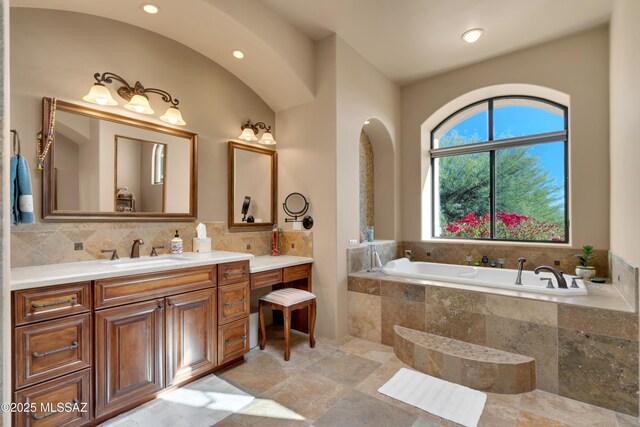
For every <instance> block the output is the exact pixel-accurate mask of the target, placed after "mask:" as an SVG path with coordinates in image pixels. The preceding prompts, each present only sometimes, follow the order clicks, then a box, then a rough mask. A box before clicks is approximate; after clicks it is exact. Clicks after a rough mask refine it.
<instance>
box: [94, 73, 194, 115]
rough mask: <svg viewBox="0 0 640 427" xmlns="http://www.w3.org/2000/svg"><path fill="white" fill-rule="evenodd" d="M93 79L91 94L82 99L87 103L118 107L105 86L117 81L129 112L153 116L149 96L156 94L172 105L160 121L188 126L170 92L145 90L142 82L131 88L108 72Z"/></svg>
mask: <svg viewBox="0 0 640 427" xmlns="http://www.w3.org/2000/svg"><path fill="white" fill-rule="evenodd" d="M93 77H94V78H95V79H96V83H94V84H93V86H92V87H91V90H90V91H89V93H88V94H87V95H85V96H84V97H83V98H82V99H84V100H85V101H87V102H91V103H93V104H98V105H118V102H117V101H116V100H115V99H113V97H112V96H111V93H110V92H109V89H107V87H106V86H105V84H111V83H113V81H114V80H116V81H118V82H120V83H122V85H123V86H120V87H119V88H118V91H117V92H118V95H120V97H121V98H123V99H126V100H127V101H129V102H127V103H126V104H125V106H124V108H126V109H127V110H131V111H135V112H136V113H140V114H153V113H154V111H153V109H152V108H151V105H149V97H148V96H147V94H148V93H155V94H157V95H160V96H161V97H162V100H163V101H164V102H166V103H168V104H171V106H170V107H169V108H168V109H167V111H166V112H165V113H164V114H163V115H162V116H160V120H162V121H163V122H167V123H169V124H172V125H180V126H184V125H186V123H185V121H184V120H183V119H182V114H181V113H180V110H178V104H179V103H180V101H178V100H177V99H176V98H173V97H172V96H171V95H170V94H169V92H167V91H164V90H162V89H155V88H145V87H144V86H142V84H141V83H140V82H136V83H135V85H133V86H131V85H130V84H129V83H127V81H126V80H125V79H123V78H122V77H120V76H119V75H117V74H114V73H111V72H108V71H107V72H106V73H102V74H100V73H95V74H94V75H93Z"/></svg>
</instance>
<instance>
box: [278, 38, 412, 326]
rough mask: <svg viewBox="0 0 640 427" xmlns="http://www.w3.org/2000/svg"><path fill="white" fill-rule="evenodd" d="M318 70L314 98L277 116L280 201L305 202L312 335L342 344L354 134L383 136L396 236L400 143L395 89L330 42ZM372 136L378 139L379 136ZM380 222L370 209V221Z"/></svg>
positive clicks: (353, 218) (354, 202) (323, 45)
mask: <svg viewBox="0 0 640 427" xmlns="http://www.w3.org/2000/svg"><path fill="white" fill-rule="evenodd" d="M316 65H317V68H316V88H317V92H316V99H315V100H314V101H313V102H310V103H308V104H304V105H301V106H299V107H295V108H292V109H290V110H286V111H283V112H279V113H277V115H276V120H277V124H278V133H279V136H278V144H279V145H278V156H279V157H278V161H279V177H278V180H279V182H280V188H279V194H280V199H283V198H284V197H286V195H287V194H289V193H291V192H293V191H299V192H301V193H302V194H304V195H305V196H307V197H308V198H309V199H310V203H311V208H310V214H311V215H312V216H313V218H314V222H315V225H314V228H313V230H314V258H315V264H314V284H313V287H314V293H316V295H317V296H318V323H317V327H318V333H319V334H320V335H325V336H329V337H340V336H343V335H345V334H346V333H347V265H346V261H347V258H346V256H345V254H346V248H347V247H348V244H349V239H357V238H358V236H359V205H358V204H359V157H360V154H359V141H360V132H361V130H362V125H363V123H364V121H365V120H367V119H369V118H375V120H376V123H377V124H378V125H379V126H382V127H383V128H385V129H386V130H385V131H384V132H387V139H388V141H386V142H388V145H389V147H388V150H389V152H390V155H389V156H388V157H387V159H392V161H391V166H390V167H388V168H387V172H388V175H387V180H386V181H387V184H388V187H387V190H386V194H387V197H388V198H387V199H386V200H387V202H386V210H387V211H388V216H389V217H391V218H392V219H393V220H394V221H393V222H391V226H390V229H391V230H390V231H389V234H393V235H395V228H396V227H397V223H396V222H395V218H397V217H398V216H397V215H396V212H397V204H398V203H397V200H398V186H399V179H394V174H397V171H398V169H399V168H398V164H397V160H398V158H397V157H394V156H393V152H394V151H396V150H397V141H399V123H400V89H399V88H398V87H397V86H396V85H395V84H394V83H392V82H391V81H390V80H389V79H388V78H386V77H385V76H384V75H383V74H382V73H380V71H378V70H377V69H376V68H374V67H373V66H372V65H371V64H370V63H369V62H368V61H367V60H365V59H364V58H363V57H362V56H361V55H359V54H358V53H357V52H355V51H354V50H353V49H352V48H351V47H350V46H349V45H347V44H346V43H345V42H344V41H343V40H342V39H340V38H339V37H338V36H336V35H331V36H328V37H326V38H325V39H322V40H321V41H319V42H318V43H317V45H316ZM376 129H378V132H376V136H378V135H379V134H383V133H384V132H381V131H380V130H379V128H376ZM368 131H369V130H368V129H367V132H368ZM370 137H372V135H371V134H370ZM378 139H382V138H380V137H378ZM372 144H374V141H373V137H372ZM374 151H375V147H374ZM394 159H395V162H394V161H393V160H394ZM375 167H376V170H381V169H378V165H377V164H376V166H375ZM376 193H377V188H376ZM377 194H378V193H377ZM378 215H379V214H378V210H376V221H378V219H377V218H378ZM380 215H382V214H380ZM287 227H290V226H287Z"/></svg>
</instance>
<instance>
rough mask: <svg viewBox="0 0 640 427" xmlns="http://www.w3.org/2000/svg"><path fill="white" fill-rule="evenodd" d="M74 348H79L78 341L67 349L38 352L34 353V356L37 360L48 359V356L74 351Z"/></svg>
mask: <svg viewBox="0 0 640 427" xmlns="http://www.w3.org/2000/svg"><path fill="white" fill-rule="evenodd" d="M74 348H78V341H74V342H73V344H71V345H68V346H66V347H62V348H58V349H56V350H51V351H46V352H44V353H38V352H37V351H34V352H33V354H32V356H33V357H35V358H38V357H47V356H51V355H52V354H57V353H61V352H63V351H68V350H73V349H74Z"/></svg>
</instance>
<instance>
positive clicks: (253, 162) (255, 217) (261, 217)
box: [228, 141, 278, 230]
mask: <svg viewBox="0 0 640 427" xmlns="http://www.w3.org/2000/svg"><path fill="white" fill-rule="evenodd" d="M277 164H278V160H277V154H276V152H275V151H274V150H269V149H266V148H261V147H256V146H253V145H246V144H242V143H238V142H233V141H229V191H228V196H229V200H228V209H229V218H228V219H229V229H230V230H256V229H267V228H272V227H273V226H274V225H275V224H276V222H277V216H276V215H277V209H276V198H277V191H278V189H277V179H278V178H277V176H278V172H277Z"/></svg>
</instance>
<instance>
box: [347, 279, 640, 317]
mask: <svg viewBox="0 0 640 427" xmlns="http://www.w3.org/2000/svg"><path fill="white" fill-rule="evenodd" d="M349 276H350V277H362V278H370V279H379V280H386V281H392V282H401V283H415V284H422V285H427V286H439V287H443V288H455V289H461V290H466V291H473V292H484V293H490V294H496V295H503V296H508V297H516V298H526V299H533V300H538V301H549V302H555V303H558V304H569V305H578V306H583V307H592V308H601V309H605V310H615V311H624V312H628V313H634V312H635V311H634V309H633V308H632V307H631V306H630V305H629V303H628V302H627V301H626V300H625V299H624V297H623V296H622V294H621V293H620V292H619V291H618V290H617V289H616V288H615V287H614V286H613V285H611V284H607V283H603V284H597V283H590V282H587V283H585V285H586V287H587V291H588V292H589V295H577V296H562V295H548V294H535V293H532V292H523V291H519V290H516V289H513V290H511V289H498V288H489V287H482V286H477V285H465V284H459V283H448V282H440V281H434V280H423V279H413V278H411V279H410V278H402V277H397V276H389V275H386V274H384V273H382V272H367V271H361V272H358V273H351V274H349Z"/></svg>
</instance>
